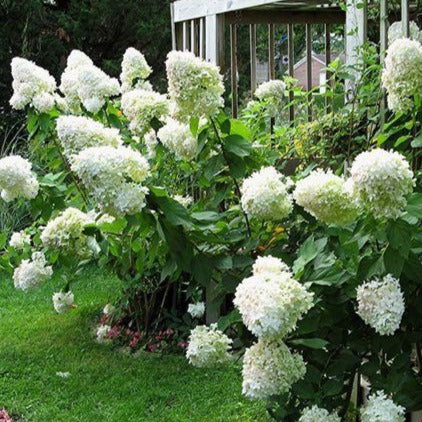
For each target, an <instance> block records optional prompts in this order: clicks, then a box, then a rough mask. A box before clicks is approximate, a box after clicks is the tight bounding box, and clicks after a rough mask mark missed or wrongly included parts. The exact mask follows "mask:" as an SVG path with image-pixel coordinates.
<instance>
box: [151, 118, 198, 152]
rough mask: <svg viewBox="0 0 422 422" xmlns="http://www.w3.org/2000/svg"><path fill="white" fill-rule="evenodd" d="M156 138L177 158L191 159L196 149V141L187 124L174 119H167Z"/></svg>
mask: <svg viewBox="0 0 422 422" xmlns="http://www.w3.org/2000/svg"><path fill="white" fill-rule="evenodd" d="M157 135H158V138H159V139H160V141H161V143H162V144H163V145H164V146H165V147H166V148H168V149H169V150H170V151H171V152H172V153H173V154H174V155H175V156H176V157H177V158H178V159H180V160H190V159H192V158H193V157H194V156H195V154H196V151H197V149H198V141H197V140H196V138H195V137H194V136H193V135H192V133H191V130H190V127H189V125H187V124H185V123H181V122H178V121H177V120H174V119H171V118H169V119H167V122H166V124H165V125H164V126H163V127H162V128H161V129H160V130H159V131H158V133H157Z"/></svg>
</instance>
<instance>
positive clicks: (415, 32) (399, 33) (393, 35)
mask: <svg viewBox="0 0 422 422" xmlns="http://www.w3.org/2000/svg"><path fill="white" fill-rule="evenodd" d="M409 27H410V37H409V38H410V39H411V40H415V41H419V42H420V43H422V31H421V30H420V29H419V26H418V25H417V23H416V22H415V21H410V22H409ZM400 38H405V35H404V32H403V24H402V21H398V22H394V23H393V24H391V26H390V27H389V28H388V45H390V44H392V43H393V42H394V41H396V40H398V39H400Z"/></svg>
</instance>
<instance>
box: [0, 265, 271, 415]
mask: <svg viewBox="0 0 422 422" xmlns="http://www.w3.org/2000/svg"><path fill="white" fill-rule="evenodd" d="M55 285H56V286H57V284H56V283H54V280H52V281H50V282H49V283H47V284H46V285H44V286H43V287H42V288H41V289H39V290H37V291H34V292H29V293H23V292H21V291H17V290H15V289H14V287H13V284H12V282H11V281H10V280H7V279H3V280H1V283H0V408H1V407H2V406H4V407H6V409H8V410H9V412H10V413H12V414H14V415H20V418H19V419H18V420H20V421H28V422H61V421H63V422H70V421H84V422H91V421H93V422H97V421H99V422H103V421H122V422H123V421H124V422H128V421H160V422H161V421H169V422H170V421H172V422H173V421H266V420H267V418H266V416H265V410H264V404H263V403H256V402H250V401H249V400H246V399H245V398H243V397H242V396H241V392H240V390H241V377H240V368H239V367H234V366H231V367H228V368H227V367H226V368H221V369H215V370H202V369H196V368H192V367H191V366H189V365H188V364H187V362H186V360H185V359H184V357H183V356H159V355H152V354H149V355H147V356H143V357H133V356H127V355H124V354H122V353H119V352H118V351H116V350H112V349H110V348H109V347H107V346H102V345H99V344H97V343H96V342H95V340H94V338H93V334H92V322H93V320H94V317H95V314H96V313H98V312H99V310H100V309H101V308H102V306H104V304H105V303H106V302H107V301H108V300H110V299H112V298H113V297H114V296H115V295H117V294H118V291H119V282H118V281H117V280H116V279H114V278H113V277H110V276H103V275H101V273H99V272H95V273H93V274H86V275H85V276H84V277H82V278H81V279H80V280H79V281H78V283H77V284H75V285H74V286H73V292H74V294H75V302H76V303H77V304H78V308H77V309H74V310H72V311H71V312H70V313H69V314H65V315H58V314H56V313H54V311H53V309H52V303H51V294H52V292H53V291H54V290H55V288H54V286H55ZM57 371H62V372H66V371H68V372H70V373H71V375H70V377H69V378H67V379H63V378H60V377H58V376H57V375H56V372H57Z"/></svg>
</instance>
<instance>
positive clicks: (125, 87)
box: [120, 47, 152, 92]
mask: <svg viewBox="0 0 422 422" xmlns="http://www.w3.org/2000/svg"><path fill="white" fill-rule="evenodd" d="M151 72H152V69H151V67H150V66H149V65H148V63H147V61H146V60H145V56H144V55H143V54H142V53H141V52H140V51H138V50H137V49H136V48H133V47H129V48H128V49H127V50H126V51H125V54H124V55H123V61H122V73H121V74H120V81H121V82H122V92H127V91H130V90H131V89H133V88H143V89H145V88H146V87H148V82H145V79H146V78H148V76H149V75H150V74H151Z"/></svg>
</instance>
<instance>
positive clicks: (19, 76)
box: [10, 57, 56, 113]
mask: <svg viewBox="0 0 422 422" xmlns="http://www.w3.org/2000/svg"><path fill="white" fill-rule="evenodd" d="M12 76H13V83H12V86H13V96H12V98H11V99H10V105H11V106H12V107H13V108H14V109H16V110H22V109H23V108H24V107H25V106H27V105H31V106H32V107H34V108H35V109H36V110H37V111H38V112H40V113H44V112H48V111H50V110H51V109H52V108H53V107H54V91H55V90H56V81H55V80H54V78H53V77H52V76H51V75H50V73H48V71H47V70H45V69H43V68H42V67H39V66H37V65H36V64H35V63H34V62H31V61H29V60H26V59H23V58H21V57H15V58H13V59H12Z"/></svg>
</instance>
